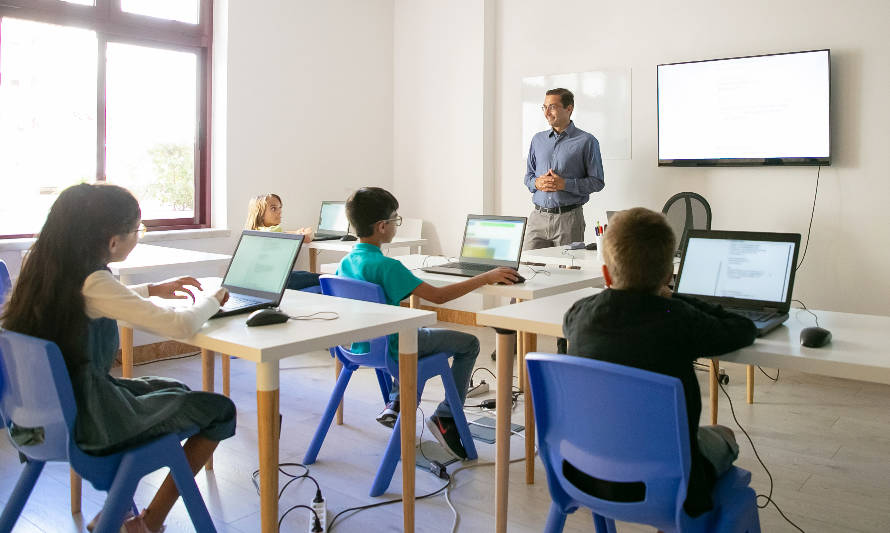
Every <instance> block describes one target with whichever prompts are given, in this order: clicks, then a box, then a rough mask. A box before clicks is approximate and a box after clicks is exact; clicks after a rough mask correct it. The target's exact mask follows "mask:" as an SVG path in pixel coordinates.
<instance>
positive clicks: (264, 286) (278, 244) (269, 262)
mask: <svg viewBox="0 0 890 533" xmlns="http://www.w3.org/2000/svg"><path fill="white" fill-rule="evenodd" d="M302 243H303V236H302V235H290V234H281V233H278V234H276V233H269V232H263V231H244V232H243V233H242V234H241V240H240V241H238V248H236V249H235V254H234V255H233V256H232V262H231V263H230V264H229V270H228V271H226V277H225V278H224V279H223V286H224V287H226V288H227V289H229V290H231V291H234V292H244V293H248V294H255V295H258V296H259V295H262V294H265V293H271V294H273V295H275V296H273V298H274V297H277V295H280V294H281V293H282V291H283V289H284V286H285V284H286V283H287V277H288V276H289V275H290V272H291V268H293V265H294V261H295V260H296V258H297V254H298V253H299V251H300V245H301V244H302Z"/></svg>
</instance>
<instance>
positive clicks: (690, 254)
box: [677, 238, 794, 302]
mask: <svg viewBox="0 0 890 533" xmlns="http://www.w3.org/2000/svg"><path fill="white" fill-rule="evenodd" d="M793 261H794V243H791V242H773V241H746V240H736V239H701V238H690V239H689V243H688V245H687V248H686V255H685V256H684V258H683V272H682V273H681V275H680V284H679V286H678V287H677V292H678V293H680V294H692V295H700V296H721V297H729V298H741V299H746V300H761V301H768V302H784V301H785V299H786V297H787V295H788V290H789V279H790V277H791V273H792V271H793V269H794V264H793Z"/></svg>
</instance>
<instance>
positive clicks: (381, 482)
mask: <svg viewBox="0 0 890 533" xmlns="http://www.w3.org/2000/svg"><path fill="white" fill-rule="evenodd" d="M401 430H402V415H399V418H398V419H397V420H396V425H395V427H394V428H393V429H392V435H390V437H389V442H388V443H387V444H386V450H385V451H384V452H383V458H382V459H381V460H380V466H378V467H377V473H376V474H375V475H374V481H373V483H371V492H370V495H371V496H373V497H376V496H380V495H381V494H383V493H384V492H386V489H388V488H389V484H390V482H392V476H393V474H395V471H396V465H398V464H399V459H401V457H402V437H401ZM402 468H407V467H405V466H404V465H403V466H402ZM410 468H414V465H411V466H410Z"/></svg>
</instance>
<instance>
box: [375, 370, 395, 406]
mask: <svg viewBox="0 0 890 533" xmlns="http://www.w3.org/2000/svg"><path fill="white" fill-rule="evenodd" d="M375 372H376V374H377V383H378V384H379V385H380V394H381V395H383V403H387V402H388V401H389V393H390V392H392V378H391V377H389V375H388V374H387V373H386V372H384V371H383V370H381V369H379V368H378V369H376V370H375Z"/></svg>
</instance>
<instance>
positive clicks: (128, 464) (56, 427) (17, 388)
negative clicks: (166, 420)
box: [0, 331, 216, 533]
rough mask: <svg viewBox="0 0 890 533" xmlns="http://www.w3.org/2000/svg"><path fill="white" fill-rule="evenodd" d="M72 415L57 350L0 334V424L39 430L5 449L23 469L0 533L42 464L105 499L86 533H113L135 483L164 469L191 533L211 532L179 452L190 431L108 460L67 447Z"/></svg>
mask: <svg viewBox="0 0 890 533" xmlns="http://www.w3.org/2000/svg"><path fill="white" fill-rule="evenodd" d="M76 415H77V408H76V407H75V403H74V392H73V390H72V388H71V380H70V378H69V377H68V371H67V370H66V368H65V362H64V360H63V358H62V354H61V352H60V351H59V348H58V347H57V346H56V345H55V344H54V343H52V342H49V341H46V340H42V339H37V338H35V337H29V336H27V335H22V334H19V333H13V332H11V331H0V420H2V422H3V425H4V427H5V428H7V429H9V428H10V427H11V426H12V424H15V425H16V426H19V427H23V428H42V435H39V436H38V437H35V438H34V439H32V440H34V441H35V442H33V443H21V444H19V443H15V442H13V445H14V446H15V447H16V448H17V449H18V450H19V452H20V453H21V454H22V456H23V457H24V458H25V459H26V462H25V469H24V471H23V472H22V474H21V476H19V480H18V483H17V484H16V486H15V489H14V490H13V492H12V494H11V495H10V497H9V501H8V502H7V503H6V507H5V508H4V509H3V514H2V515H0V532H2V533H7V532H9V531H12V528H13V526H14V525H15V523H16V521H17V520H18V517H19V515H20V514H21V512H22V509H23V508H24V506H25V503H26V502H27V501H28V497H29V496H30V494H31V491H32V489H33V488H34V485H35V483H37V478H38V477H39V476H40V472H41V471H42V470H43V466H44V464H46V462H47V461H62V462H68V463H70V465H71V468H73V469H74V471H75V472H77V473H78V474H79V475H80V476H81V477H82V478H83V479H86V480H87V481H89V482H90V483H92V485H93V486H94V487H95V488H96V489H97V490H102V491H107V492H108V497H107V498H106V500H105V505H104V507H103V508H102V516H101V518H100V519H99V523H98V524H97V525H96V529H95V530H94V533H113V532H117V531H118V530H119V529H120V526H121V524H122V523H123V520H124V515H125V513H126V512H127V510H128V509H131V508H132V509H133V511H134V512H136V508H135V506H134V504H133V494H134V493H135V492H136V486H137V485H138V483H139V481H140V480H141V479H142V478H143V477H144V476H145V475H147V474H150V473H151V472H154V471H156V470H159V469H161V468H164V467H167V468H169V469H170V472H171V473H172V474H173V479H174V481H176V486H177V488H178V489H179V493H180V495H181V496H182V499H183V502H184V503H185V506H186V509H187V510H188V513H189V516H190V517H191V519H192V524H193V525H194V526H195V530H196V531H201V532H205V531H207V532H215V531H216V528H215V527H214V526H213V521H212V520H211V519H210V514H209V513H208V512H207V507H205V505H204V500H203V499H202V498H201V493H200V492H199V491H198V486H197V485H196V484H195V479H194V477H193V475H192V471H191V468H190V467H189V464H188V460H187V459H186V457H185V453H184V452H183V450H182V446H181V445H180V440H181V439H183V438H187V437H189V436H191V435H192V434H194V433H196V432H197V428H195V430H194V431H191V432H185V433H184V434H182V435H176V434H172V433H171V434H168V435H165V436H163V437H160V438H158V439H155V440H153V441H151V442H148V443H146V444H142V445H139V446H134V447H132V448H129V449H127V450H125V451H122V452H119V453H116V454H113V455H105V456H93V455H88V454H86V453H84V452H83V451H82V450H81V449H80V448H79V447H78V446H77V443H76V442H75V441H74V419H75V417H76Z"/></svg>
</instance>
